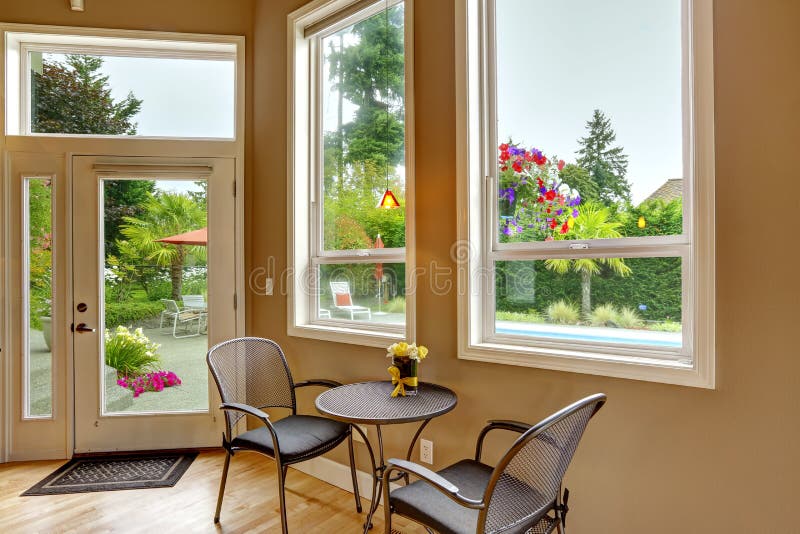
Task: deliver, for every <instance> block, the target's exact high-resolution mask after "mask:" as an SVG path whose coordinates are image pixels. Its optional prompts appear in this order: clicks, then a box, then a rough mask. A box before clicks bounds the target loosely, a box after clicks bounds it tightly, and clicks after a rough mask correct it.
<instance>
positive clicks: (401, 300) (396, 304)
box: [381, 297, 406, 313]
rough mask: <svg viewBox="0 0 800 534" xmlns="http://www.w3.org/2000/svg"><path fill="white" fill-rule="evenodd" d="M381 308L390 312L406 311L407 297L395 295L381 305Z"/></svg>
mask: <svg viewBox="0 0 800 534" xmlns="http://www.w3.org/2000/svg"><path fill="white" fill-rule="evenodd" d="M381 309H382V310H383V311H385V312H389V313H405V311H406V299H405V297H395V298H393V299H392V300H390V301H389V302H387V303H386V304H384V305H383V306H382V307H381Z"/></svg>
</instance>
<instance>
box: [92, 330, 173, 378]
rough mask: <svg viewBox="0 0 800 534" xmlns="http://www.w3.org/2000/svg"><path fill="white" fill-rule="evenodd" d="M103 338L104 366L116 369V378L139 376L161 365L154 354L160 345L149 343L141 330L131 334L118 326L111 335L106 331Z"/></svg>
mask: <svg viewBox="0 0 800 534" xmlns="http://www.w3.org/2000/svg"><path fill="white" fill-rule="evenodd" d="M105 338H106V344H105V359H106V365H108V366H109V367H113V368H114V369H116V370H117V375H118V376H129V377H133V376H139V375H141V374H143V373H144V372H146V371H149V370H153V369H156V368H157V366H158V364H159V363H161V360H160V359H159V357H158V354H157V353H156V352H157V351H158V349H159V347H160V345H158V344H156V343H153V342H152V341H150V339H149V338H148V337H147V336H145V335H144V333H142V329H141V328H137V329H136V330H134V331H133V332H131V331H130V330H128V329H127V328H126V327H124V326H118V327H117V328H116V330H115V331H114V333H113V334H112V333H111V331H110V330H108V329H106V332H105Z"/></svg>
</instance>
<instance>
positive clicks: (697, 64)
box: [456, 0, 716, 388]
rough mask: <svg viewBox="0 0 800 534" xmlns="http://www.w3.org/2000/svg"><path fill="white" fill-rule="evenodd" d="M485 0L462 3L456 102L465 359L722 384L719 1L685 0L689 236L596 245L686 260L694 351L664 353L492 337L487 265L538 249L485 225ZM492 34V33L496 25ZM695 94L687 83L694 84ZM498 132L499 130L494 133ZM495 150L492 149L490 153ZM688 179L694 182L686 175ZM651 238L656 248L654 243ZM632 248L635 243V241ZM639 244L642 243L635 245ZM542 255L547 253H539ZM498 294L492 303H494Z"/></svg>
mask: <svg viewBox="0 0 800 534" xmlns="http://www.w3.org/2000/svg"><path fill="white" fill-rule="evenodd" d="M484 2H485V0H458V2H457V8H456V11H457V12H456V16H457V22H456V92H457V94H456V105H457V143H456V144H457V150H458V153H457V165H458V168H457V173H458V182H459V185H458V228H459V236H458V237H459V242H460V244H462V247H460V249H461V250H462V251H464V254H463V255H462V258H460V259H463V260H464V261H462V262H461V263H460V265H459V273H458V281H459V297H458V298H459V306H458V325H459V335H458V346H459V350H458V356H459V358H462V359H467V360H478V361H485V362H493V363H503V364H509V365H519V366H526V367H536V368H543V369H552V370H559V371H570V372H576V373H586V374H596V375H603V376H612V377H619V378H629V379H637V380H646V381H652V382H663V383H669V384H677V385H685V386H694V387H703V388H713V387H714V385H715V357H716V356H715V228H714V225H715V213H714V102H713V92H714V78H713V39H712V28H713V19H712V0H684V2H685V5H686V6H687V7H686V9H685V10H684V13H685V17H684V25H685V28H687V29H689V30H690V31H688V32H687V34H688V43H689V44H688V47H684V59H685V61H684V65H685V68H684V69H685V70H684V76H686V78H687V80H688V81H689V83H688V84H685V87H689V88H690V89H689V90H688V91H687V93H685V96H688V92H690V93H691V97H692V98H691V99H688V98H687V99H686V101H687V102H690V104H689V106H687V107H688V108H689V109H688V110H687V114H688V118H689V120H686V121H684V123H685V124H686V127H685V128H686V130H687V131H686V134H685V135H684V139H685V143H686V146H685V152H686V156H685V161H686V162H688V164H692V163H693V168H692V169H687V171H690V172H687V173H686V176H693V177H694V179H693V180H690V182H691V185H689V184H685V187H687V188H688V187H692V188H693V189H692V190H691V191H688V190H687V191H685V193H691V194H685V195H684V197H685V198H688V199H689V201H688V202H687V203H686V206H685V209H684V213H687V214H691V216H690V217H685V218H684V220H685V223H684V235H685V236H691V239H690V240H688V242H687V240H686V239H685V237H683V236H670V237H665V238H661V239H650V240H648V241H646V242H640V241H639V240H633V239H630V240H626V244H625V245H626V246H623V247H620V244H619V243H614V242H608V243H601V242H598V241H595V242H592V244H591V246H592V248H591V250H592V256H594V257H613V256H615V255H624V256H630V255H634V256H648V255H650V256H664V255H669V254H672V255H677V256H680V257H682V258H683V263H684V267H683V268H684V276H683V286H684V287H683V291H682V294H683V310H684V315H685V316H686V317H687V319H686V320H684V324H685V325H687V327H686V328H684V333H683V335H684V343H683V345H684V346H685V347H691V353H686V354H674V355H672V356H670V355H668V354H665V351H661V350H657V349H656V350H653V349H649V350H648V349H647V348H645V347H630V346H626V347H622V346H616V347H612V346H606V347H601V346H599V345H593V344H590V343H585V344H583V345H581V344H574V343H573V344H570V345H569V346H567V345H565V344H563V343H560V344H559V343H555V342H549V343H548V342H546V341H538V340H537V341H536V342H535V343H536V345H535V346H533V345H532V344H531V342H530V341H528V342H527V343H525V344H522V343H516V344H515V343H514V342H513V341H514V340H513V339H512V338H510V337H509V336H490V335H486V333H487V332H491V331H492V329H491V328H490V327H489V325H488V323H490V322H491V323H492V324H493V322H494V314H493V313H491V314H490V313H486V310H487V309H488V310H490V311H492V312H493V310H494V302H493V301H491V300H492V299H490V298H488V296H489V295H491V294H492V291H491V290H490V288H489V284H491V283H493V276H491V275H487V272H489V273H490V272H491V271H490V270H484V266H488V265H489V264H490V262H491V261H493V260H495V259H500V258H502V259H512V258H513V257H514V256H515V254H517V255H519V257H524V258H525V259H530V258H531V251H530V250H528V251H527V252H525V254H524V255H523V250H524V249H525V248H530V247H525V245H524V244H513V245H512V244H508V245H502V246H496V247H495V250H494V252H490V248H491V247H490V246H487V245H488V244H491V243H492V242H493V240H494V232H495V231H496V230H495V228H494V227H493V226H491V225H485V226H484V225H483V224H482V220H483V219H484V217H485V213H486V210H487V209H488V210H489V213H491V210H493V209H494V207H493V205H492V204H491V203H488V204H489V205H488V206H487V201H486V197H488V196H490V195H488V194H487V189H491V186H492V183H491V182H490V181H489V180H486V179H485V175H486V174H487V173H485V172H484V161H487V160H488V161H493V160H494V158H495V152H494V150H493V148H494V147H489V146H488V143H484V139H483V135H484V132H485V129H486V128H491V125H488V124H487V123H488V120H487V115H486V112H485V106H484V104H483V102H484V100H485V99H490V98H492V96H491V91H492V90H493V88H492V87H491V86H490V85H491V84H489V83H487V81H486V77H484V76H483V75H482V69H483V68H484V66H488V68H491V65H492V61H490V60H489V58H490V56H489V55H490V54H491V53H492V52H491V51H490V50H488V49H487V48H488V47H485V46H483V45H482V43H483V42H484V40H485V35H484V34H485V33H486V32H485V30H484V28H483V26H482V24H481V17H482V16H483V11H484V9H485V3H484ZM489 31H491V30H489ZM685 91H686V89H685ZM491 137H494V136H491ZM490 150H491V153H489V151H490ZM685 182H687V181H685ZM647 243H649V244H652V245H656V246H655V247H653V248H652V249H650V250H648V247H646V246H644V245H646V244H647ZM627 245H633V247H632V246H627ZM635 245H639V246H638V247H635ZM536 255H537V256H539V257H540V258H545V257H574V256H571V255H570V252H569V250H565V249H564V243H558V242H555V243H542V244H538V247H537V253H536ZM535 259H538V258H535ZM489 301H491V302H489Z"/></svg>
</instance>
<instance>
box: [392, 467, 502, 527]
mask: <svg viewBox="0 0 800 534" xmlns="http://www.w3.org/2000/svg"><path fill="white" fill-rule="evenodd" d="M439 474H440V475H442V476H443V477H444V478H446V479H447V480H449V481H450V482H452V483H453V484H455V485H456V486H458V489H459V493H461V495H463V496H464V497H468V498H470V499H477V500H480V499H481V498H483V492H484V491H485V490H486V486H487V485H488V484H489V479H490V478H491V476H492V468H491V467H489V466H488V465H486V464H482V463H480V462H476V461H474V460H461V461H460V462H458V463H456V464H453V465H451V466H450V467H445V468H444V469H442V470H441V471H439ZM389 498H390V500H391V501H392V507H393V508H394V510H395V512H397V513H398V514H400V515H403V516H406V517H409V518H411V519H414V520H415V521H419V522H420V523H423V524H425V525H428V526H429V527H431V528H432V529H434V530H435V531H437V532H439V533H441V534H475V529H476V527H477V526H478V511H477V510H472V509H470V508H465V507H463V506H460V505H459V504H457V503H455V502H454V501H453V500H452V499H450V498H449V497H447V496H445V495H444V494H443V493H442V492H440V491H439V490H437V489H435V488H434V487H433V486H431V485H430V484H428V483H427V482H425V481H423V480H417V481H416V482H414V483H412V484H409V485H408V486H403V487H401V488H398V489H396V490H394V491H393V492H392V494H391V496H390V497H389Z"/></svg>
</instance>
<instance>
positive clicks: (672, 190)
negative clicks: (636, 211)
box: [642, 178, 683, 203]
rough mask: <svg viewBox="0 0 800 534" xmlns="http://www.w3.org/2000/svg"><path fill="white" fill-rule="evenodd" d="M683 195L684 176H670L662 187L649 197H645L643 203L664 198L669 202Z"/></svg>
mask: <svg viewBox="0 0 800 534" xmlns="http://www.w3.org/2000/svg"><path fill="white" fill-rule="evenodd" d="M682 196H683V178H670V179H668V180H667V181H666V182H664V183H663V184H662V185H661V187H659V188H658V189H656V190H655V191H654V192H653V193H651V194H650V196H649V197H647V198H646V199H644V201H643V202H642V203H644V202H647V201H648V200H663V201H664V202H669V201H671V200H675V199H676V198H681V197H682Z"/></svg>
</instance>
